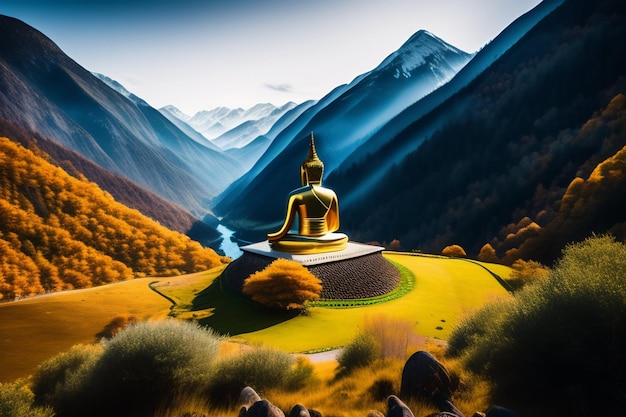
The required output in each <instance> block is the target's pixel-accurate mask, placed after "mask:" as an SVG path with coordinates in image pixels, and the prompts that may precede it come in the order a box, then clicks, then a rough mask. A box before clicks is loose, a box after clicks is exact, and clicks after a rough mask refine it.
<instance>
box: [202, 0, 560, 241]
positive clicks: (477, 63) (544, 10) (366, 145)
mask: <svg viewBox="0 0 626 417" xmlns="http://www.w3.org/2000/svg"><path fill="white" fill-rule="evenodd" d="M558 4H559V2H558V1H552V2H544V3H542V4H540V5H539V6H537V7H536V8H535V9H533V10H532V11H530V12H529V13H527V14H526V15H524V16H522V17H520V18H519V19H517V20H516V21H515V22H513V23H512V24H511V25H510V26H509V27H508V28H507V29H506V30H505V31H504V32H503V33H502V34H501V35H499V36H498V37H497V38H496V39H495V40H494V41H493V42H491V43H490V44H488V45H487V46H485V47H484V48H483V49H482V50H481V51H480V52H478V53H477V54H476V55H475V56H474V57H472V56H470V55H469V54H467V53H465V52H462V51H459V50H458V49H456V48H454V47H452V46H450V45H448V44H446V43H445V42H444V41H442V40H441V39H438V38H437V37H435V36H434V35H432V34H431V33H429V32H426V31H419V32H417V33H416V34H415V35H414V36H412V37H411V38H410V39H409V40H408V41H407V42H406V43H405V44H404V45H403V46H402V47H401V48H400V49H399V50H398V51H396V52H394V53H393V54H391V55H390V56H388V57H387V58H386V59H384V60H383V61H382V62H381V64H380V65H379V66H378V67H377V68H375V69H374V70H372V71H370V72H368V73H366V74H362V75H360V76H358V77H357V78H355V80H354V81H352V83H350V84H348V85H343V86H339V87H337V88H336V89H335V90H333V91H332V92H330V93H329V94H328V95H327V96H325V97H324V98H323V99H321V100H320V101H319V102H318V103H316V105H314V106H312V107H311V108H310V109H309V110H308V111H307V112H305V113H304V114H303V115H302V116H301V117H300V118H298V119H297V120H296V121H295V122H294V123H292V124H291V125H290V126H288V127H287V128H286V129H285V130H283V131H282V132H281V133H280V134H279V135H278V136H277V138H276V139H275V140H274V141H273V142H272V144H271V145H270V147H269V149H268V150H267V152H266V153H265V154H264V155H263V156H262V157H261V158H260V159H259V161H258V162H257V163H256V164H255V166H254V167H252V169H250V170H249V171H248V172H247V173H246V174H245V175H244V176H243V177H241V178H240V179H238V180H237V181H235V182H234V183H233V184H232V185H231V186H230V187H228V189H227V190H226V191H225V192H224V193H222V194H221V195H220V196H218V197H217V198H216V200H215V201H216V205H215V207H214V210H215V211H216V212H217V213H218V214H219V215H220V216H223V217H224V218H225V221H227V222H229V223H230V224H231V225H232V226H233V227H234V228H235V229H236V230H242V229H259V230H267V229H270V228H272V227H275V226H276V225H277V224H278V223H279V222H280V218H279V217H280V215H281V213H282V212H283V210H284V207H283V205H284V201H282V200H281V199H279V198H276V199H267V201H264V204H263V205H259V204H255V206H254V208H251V207H249V205H247V204H245V201H246V198H247V196H249V195H251V194H252V193H254V192H257V191H258V190H262V189H263V188H265V187H267V188H269V189H271V190H273V192H275V193H276V194H278V195H287V193H288V192H289V191H290V189H293V188H296V187H297V186H298V185H299V184H298V178H299V177H298V175H297V172H298V169H299V168H298V166H299V164H300V163H301V159H302V155H303V154H304V152H306V149H307V143H308V140H309V139H308V137H309V135H310V132H314V135H315V138H316V144H317V148H318V151H319V152H320V155H321V157H322V158H323V161H324V163H325V175H327V176H329V177H330V176H332V174H333V172H334V171H335V170H338V171H341V170H343V169H346V168H348V167H351V166H352V165H353V164H358V163H360V162H361V161H362V158H363V156H366V155H368V154H373V153H376V152H378V151H379V150H380V149H381V147H383V146H384V145H385V144H386V143H388V142H390V141H391V140H393V138H394V137H395V135H397V133H398V132H400V131H401V130H402V129H403V128H404V127H406V126H407V125H409V124H410V123H413V122H414V121H415V120H418V119H419V118H420V117H423V116H424V115H426V114H428V113H429V112H430V111H432V110H433V109H435V108H436V107H437V106H439V105H441V103H443V102H444V101H445V100H446V99H448V98H450V97H451V96H452V95H453V94H455V93H456V92H458V91H460V90H461V89H463V88H465V87H466V86H467V85H468V84H469V83H470V82H471V81H472V80H473V79H474V78H476V77H477V76H478V75H479V74H481V73H482V72H483V71H484V70H485V69H486V68H488V67H489V65H491V64H492V63H493V62H494V61H495V60H496V59H497V58H498V57H500V56H501V55H502V54H503V53H504V52H505V51H506V50H508V49H509V48H510V47H511V46H512V45H514V44H515V43H516V42H517V41H518V40H519V39H520V38H521V37H522V36H523V35H524V34H525V33H526V32H527V31H528V30H529V29H530V28H532V27H533V26H534V25H535V24H536V23H537V22H538V21H540V20H541V19H542V18H543V17H545V16H546V15H547V14H548V13H550V12H551V11H552V10H553V9H554V8H555V7H556V6H557V5H558ZM470 59H471V60H470ZM446 68H447V71H446V70H445V69H446ZM455 70H456V71H455ZM457 71H458V73H457ZM455 75H456V76H455ZM445 80H450V81H449V82H448V83H445V82H444V81H445ZM454 117H455V114H449V115H446V116H445V117H443V118H442V121H445V120H447V119H448V118H454ZM420 143H421V141H420V140H417V141H415V142H413V143H411V144H410V145H409V146H405V147H402V148H400V147H399V148H397V149H396V152H394V154H395V156H394V157H393V158H389V157H388V155H383V157H384V159H383V160H377V164H376V167H375V169H374V167H372V169H371V170H370V171H369V172H368V173H367V174H363V175H364V177H362V178H359V179H358V180H355V181H353V182H352V184H351V186H350V187H348V189H346V190H342V191H343V192H342V194H341V201H342V209H345V208H349V206H350V205H351V204H352V201H354V200H355V198H356V196H358V195H361V194H362V193H365V194H368V193H367V190H368V189H370V188H371V187H372V185H373V184H375V183H377V182H379V181H380V180H381V178H382V176H383V175H384V174H385V173H386V172H388V171H389V170H390V169H391V168H392V167H393V166H394V164H397V163H398V162H399V161H401V160H402V158H404V157H405V156H406V155H407V154H408V153H409V152H410V151H412V150H414V149H416V148H417V147H419V145H420ZM294 173H295V174H294ZM285 178H293V181H292V182H291V183H289V182H287V181H284V180H283V179H285ZM330 185H331V186H332V185H333V184H332V182H331V183H330ZM250 238H251V239H255V238H259V236H251V237H250Z"/></svg>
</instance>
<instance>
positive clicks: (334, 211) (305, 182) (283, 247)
mask: <svg viewBox="0 0 626 417" xmlns="http://www.w3.org/2000/svg"><path fill="white" fill-rule="evenodd" d="M323 175H324V163H323V162H322V161H321V160H320V159H319V157H318V156H317V151H316V150H315V139H314V138H313V132H311V143H310V145H309V155H308V157H307V159H306V160H305V161H304V162H303V163H302V166H301V167H300V176H301V180H302V187H300V188H297V189H295V190H293V191H292V192H291V193H289V196H288V201H287V214H286V216H285V221H284V223H283V225H282V227H281V228H280V230H279V231H277V232H275V233H270V234H268V235H267V238H268V241H269V243H270V246H271V247H272V249H275V250H278V251H282V252H290V253H296V254H311V253H323V252H334V251H340V250H342V249H344V248H345V247H346V245H347V243H348V236H346V235H345V234H343V233H335V232H336V231H337V230H339V203H338V200H337V195H336V194H335V192H334V191H333V190H331V189H329V188H324V187H322V176H323ZM296 215H297V217H298V233H292V232H290V230H291V228H292V227H293V226H294V223H295V220H296Z"/></svg>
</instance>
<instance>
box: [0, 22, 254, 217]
mask: <svg viewBox="0 0 626 417" xmlns="http://www.w3.org/2000/svg"><path fill="white" fill-rule="evenodd" d="M0 117H2V118H5V119H7V120H10V121H11V122H12V123H14V124H15V125H17V126H22V127H24V128H25V129H27V130H30V131H36V132H40V133H41V134H43V135H45V136H48V137H50V138H53V139H54V140H56V141H57V142H58V143H60V144H61V145H63V146H65V147H67V148H69V149H72V150H75V151H77V152H78V153H80V154H82V155H83V156H85V157H87V158H88V159H90V160H92V161H94V162H96V163H98V164H99V165H101V166H102V167H104V168H106V169H108V170H110V171H112V172H115V173H119V174H122V175H124V176H126V177H128V178H130V179H132V180H134V181H136V182H137V183H139V184H141V185H143V186H145V187H147V188H148V189H150V190H153V191H154V192H156V193H158V194H159V195H161V196H163V197H165V198H167V199H169V200H170V201H174V202H177V203H178V204H180V205H182V206H184V207H186V208H188V209H189V210H191V211H192V212H194V213H196V214H197V215H202V214H204V213H205V212H206V211H207V210H208V206H209V201H210V200H211V198H212V197H213V196H215V195H216V194H217V193H219V192H220V191H222V190H223V189H224V188H225V187H226V186H227V185H228V184H230V183H231V182H232V181H233V180H234V179H236V178H237V177H239V176H240V175H241V174H242V168H241V166H240V165H239V164H238V163H237V162H236V161H234V160H232V159H231V158H230V157H228V156H227V155H225V154H223V153H221V152H219V151H216V150H215V149H211V148H209V147H208V146H204V145H201V144H199V143H198V142H196V141H194V140H192V139H191V138H189V137H188V136H187V135H185V134H184V133H183V132H182V131H181V130H180V129H178V128H177V127H176V126H175V125H174V124H172V123H171V122H170V121H169V120H167V119H166V118H165V117H164V116H163V115H162V114H161V113H159V112H158V111H157V110H155V109H153V108H152V107H150V106H148V105H146V104H145V102H143V101H142V100H138V99H137V100H135V99H129V98H127V97H125V96H124V95H122V94H120V93H118V92H117V91H114V90H113V89H111V88H110V87H109V86H108V85H106V84H105V83H103V82H102V81H101V80H99V79H98V78H96V77H95V76H93V75H92V74H91V73H90V72H88V71H87V70H85V69H84V68H82V67H81V66H80V65H78V64H77V63H76V62H74V61H73V60H72V59H70V58H69V57H67V56H66V55H65V54H64V53H63V52H62V51H61V50H60V49H59V48H58V47H57V46H56V45H55V44H54V43H53V42H52V41H51V40H50V39H48V38H47V37H45V36H44V35H43V34H41V33H40V32H38V31H37V30H35V29H33V28H31V27H30V26H28V25H26V24H24V23H23V22H21V21H19V20H17V19H13V18H10V17H6V16H1V17H0Z"/></svg>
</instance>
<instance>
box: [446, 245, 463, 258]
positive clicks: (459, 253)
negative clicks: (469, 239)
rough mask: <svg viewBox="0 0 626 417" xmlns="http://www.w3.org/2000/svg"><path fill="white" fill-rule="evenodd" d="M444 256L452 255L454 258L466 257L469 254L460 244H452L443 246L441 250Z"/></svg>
mask: <svg viewBox="0 0 626 417" xmlns="http://www.w3.org/2000/svg"><path fill="white" fill-rule="evenodd" d="M441 254H442V255H443V256H450V257H453V258H465V257H466V256H467V254H466V253H465V249H463V248H462V247H461V246H459V245H450V246H446V247H445V248H443V250H442V251H441Z"/></svg>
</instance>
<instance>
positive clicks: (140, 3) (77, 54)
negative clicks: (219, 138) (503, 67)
mask: <svg viewBox="0 0 626 417" xmlns="http://www.w3.org/2000/svg"><path fill="white" fill-rule="evenodd" d="M539 3H540V0H149V1H148V0H108V1H102V0H2V1H0V14H4V15H8V16H12V17H15V18H18V19H20V20H22V21H24V22H25V23H27V24H29V25H31V26H33V27H34V28H35V29H37V30H39V31H41V32H42V33H43V34H44V35H46V36H48V37H49V38H50V39H52V41H54V42H55V43H56V44H57V45H58V46H59V47H60V48H61V49H62V50H63V51H64V52H65V53H66V54H67V55H69V56H70V57H71V58H72V59H74V60H75V61H76V62H78V63H79V64H80V65H81V66H83V67H85V68H86V69H88V70H89V71H93V72H98V73H101V74H104V75H106V76H108V77H110V78H112V79H114V80H116V81H118V82H119V83H121V84H122V85H124V87H126V88H127V89H128V90H129V91H131V92H133V93H134V94H136V95H137V96H139V97H141V98H142V99H144V100H146V101H147V102H148V103H149V104H150V105H151V106H153V107H155V108H160V107H163V106H166V105H170V104H171V105H174V106H176V107H178V108H179V109H180V110H182V111H183V112H185V113H187V114H188V115H193V114H194V113H196V112H198V111H200V110H210V109H213V108H215V107H218V106H225V107H230V108H236V107H242V108H249V107H251V106H253V105H255V104H258V103H272V104H274V105H282V104H284V103H286V102H289V101H294V102H296V103H301V102H303V101H306V100H310V99H314V100H318V99H321V98H322V97H323V96H324V95H326V94H327V93H329V92H330V91H331V90H332V89H333V88H335V87H337V86H339V85H341V84H346V83H349V82H350V81H352V80H353V79H354V78H355V77H357V76H358V75H360V74H363V73H365V72H367V71H370V70H372V69H374V68H375V67H376V66H377V65H378V64H379V63H381V62H382V61H383V60H384V59H385V58H386V57H387V56H388V55H389V54H391V53H393V52H394V51H395V50H397V49H398V48H400V46H402V44H403V43H404V42H406V41H407V40H408V39H409V38H410V37H411V35H413V34H414V33H415V32H417V31H418V30H421V29H425V30H428V31H429V32H431V33H433V34H434V35H436V36H438V37H439V38H441V39H443V40H444V41H446V42H448V43H449V44H451V45H453V46H455V47H457V48H459V49H462V50H464V51H466V52H470V53H471V52H475V51H477V50H479V49H480V48H481V47H483V46H484V45H485V44H486V43H488V42H489V41H490V40H491V39H493V38H495V37H496V36H497V35H498V34H499V33H500V32H501V31H502V30H503V29H504V28H505V27H506V26H507V25H508V24H510V23H511V22H512V21H513V20H515V19H516V18H517V17H519V16H521V15H522V14H524V13H525V12H527V11H528V10H530V9H532V8H533V7H535V6H536V5H537V4H539Z"/></svg>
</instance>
